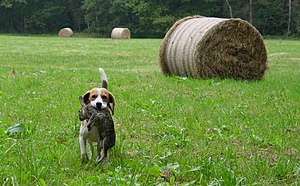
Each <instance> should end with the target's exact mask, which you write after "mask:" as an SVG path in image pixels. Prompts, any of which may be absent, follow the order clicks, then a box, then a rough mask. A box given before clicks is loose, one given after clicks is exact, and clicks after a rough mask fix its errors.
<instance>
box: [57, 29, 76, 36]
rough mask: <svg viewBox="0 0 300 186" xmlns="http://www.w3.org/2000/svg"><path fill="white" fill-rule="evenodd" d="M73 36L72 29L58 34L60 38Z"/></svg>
mask: <svg viewBox="0 0 300 186" xmlns="http://www.w3.org/2000/svg"><path fill="white" fill-rule="evenodd" d="M72 35H73V31H72V29H71V28H62V29H60V30H59V32H58V36H59V37H71V36H72Z"/></svg>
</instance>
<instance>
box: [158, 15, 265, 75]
mask: <svg viewBox="0 0 300 186" xmlns="http://www.w3.org/2000/svg"><path fill="white" fill-rule="evenodd" d="M160 67H161V70H162V72H163V73H164V74H166V75H172V74H173V75H178V76H190V77H195V78H211V77H220V78H234V79H247V80H252V79H253V80H259V79H262V78H263V76H264V73H265V71H266V69H267V52H266V48H265V44H264V41H263V38H262V36H261V35H260V33H259V32H258V31H257V30H256V29H255V28H254V27H253V26H252V25H251V24H249V23H248V22H246V21H244V20H241V19H221V18H212V17H201V16H191V17H185V18H183V19H181V20H179V21H177V22H176V23H175V24H174V25H173V26H172V27H171V29H170V30H169V31H168V32H167V34H166V36H165V38H164V40H163V41H162V43H161V46H160Z"/></svg>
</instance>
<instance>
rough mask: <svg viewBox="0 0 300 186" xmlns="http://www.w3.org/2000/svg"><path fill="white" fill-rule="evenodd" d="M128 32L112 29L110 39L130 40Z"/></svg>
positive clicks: (126, 29) (124, 29) (127, 30)
mask: <svg viewBox="0 0 300 186" xmlns="http://www.w3.org/2000/svg"><path fill="white" fill-rule="evenodd" d="M130 37H131V36H130V30H129V29H128V28H114V29H113V30H112V31H111V38H112V39H130Z"/></svg>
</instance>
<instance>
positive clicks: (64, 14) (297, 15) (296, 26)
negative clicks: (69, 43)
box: [0, 0, 300, 37]
mask: <svg viewBox="0 0 300 186" xmlns="http://www.w3.org/2000/svg"><path fill="white" fill-rule="evenodd" d="M228 2H229V4H230V6H231V8H232V14H233V17H234V18H242V19H244V20H247V21H249V22H250V11H252V23H253V25H254V26H255V27H256V28H258V30H259V31H260V32H261V33H262V34H264V35H285V34H287V32H288V22H289V4H288V1H287V0H286V1H282V0H261V1H257V0H252V6H250V1H249V0H229V1H228ZM299 8H300V1H299V0H294V1H292V14H291V23H290V33H291V34H292V35H300V21H299V20H300V11H299V10H300V9H299ZM191 15H204V16H212V17H230V12H229V7H228V4H227V3H226V1H225V0H222V1H220V0H164V1H158V0H53V1H50V0H39V1H38V0H0V32H13V33H47V34H48V33H57V32H58V30H59V29H60V28H62V27H71V28H72V29H73V30H74V31H76V32H82V31H84V32H88V33H93V34H97V35H101V36H104V37H108V36H110V32H111V30H112V29H113V28H114V27H128V28H130V30H131V33H132V36H133V37H163V36H164V34H165V33H166V32H167V30H168V29H169V28H170V27H171V26H172V24H173V23H174V22H175V21H176V20H178V19H180V18H182V17H185V16H191Z"/></svg>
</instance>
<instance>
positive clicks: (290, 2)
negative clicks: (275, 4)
mask: <svg viewBox="0 0 300 186" xmlns="http://www.w3.org/2000/svg"><path fill="white" fill-rule="evenodd" d="M291 17H292V0H289V22H288V33H287V34H288V35H290V32H291V31H290V29H291Z"/></svg>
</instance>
